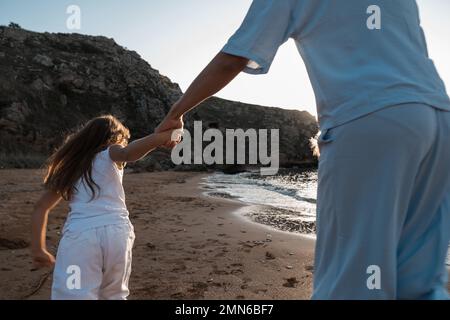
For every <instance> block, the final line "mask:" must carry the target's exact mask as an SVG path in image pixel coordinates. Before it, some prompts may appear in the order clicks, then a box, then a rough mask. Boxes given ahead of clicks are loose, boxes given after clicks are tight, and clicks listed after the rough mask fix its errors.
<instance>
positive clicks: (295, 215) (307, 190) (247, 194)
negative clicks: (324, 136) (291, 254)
mask: <svg viewBox="0 0 450 320" xmlns="http://www.w3.org/2000/svg"><path fill="white" fill-rule="evenodd" d="M206 185H207V186H208V188H209V190H210V193H212V194H215V195H222V196H226V197H230V198H235V199H238V200H240V201H242V202H244V203H247V204H251V205H260V206H262V207H264V208H272V209H271V210H261V209H260V210H258V212H257V213H255V214H257V216H256V218H255V217H253V218H255V219H254V220H255V221H257V222H262V223H266V224H270V225H271V226H273V227H275V228H278V229H281V230H286V231H294V232H302V230H303V229H301V228H292V222H299V221H300V222H301V223H304V222H315V218H316V200H317V171H316V170H309V171H304V170H287V169H281V170H280V172H279V174H277V175H274V176H261V175H260V174H259V172H255V173H252V172H244V173H238V174H223V173H215V174H213V175H210V176H208V177H207V178H206ZM269 214H270V215H280V216H282V217H281V218H282V219H276V223H270V222H271V221H272V222H273V221H274V219H273V217H272V218H271V219H264V217H261V216H262V215H269ZM297 224H298V223H297ZM446 263H447V265H449V266H450V250H449V253H448V254H447V261H446Z"/></svg>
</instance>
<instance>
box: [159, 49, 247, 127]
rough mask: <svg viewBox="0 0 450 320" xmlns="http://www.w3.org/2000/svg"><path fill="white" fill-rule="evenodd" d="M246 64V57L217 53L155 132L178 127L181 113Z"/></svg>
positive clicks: (232, 76) (220, 85) (206, 96)
mask: <svg viewBox="0 0 450 320" xmlns="http://www.w3.org/2000/svg"><path fill="white" fill-rule="evenodd" d="M247 64H248V59H247V58H244V57H238V56H233V55H230V54H227V53H223V52H220V53H218V54H217V55H216V56H215V57H214V59H213V60H212V61H211V62H210V63H209V64H208V65H207V66H206V68H205V69H204V70H203V71H202V72H201V73H200V74H199V75H198V76H197V78H196V79H195V80H194V81H193V82H192V84H191V85H190V86H189V88H188V89H187V90H186V92H185V93H184V95H183V96H182V97H181V98H180V99H179V100H178V101H177V102H176V103H175V104H174V105H173V106H172V108H171V109H170V111H169V113H168V114H167V116H166V117H165V118H164V120H163V121H162V122H161V124H160V125H159V126H158V128H157V129H156V132H160V131H163V130H169V129H173V128H180V126H181V125H182V116H183V114H185V113H186V112H188V111H189V110H191V109H193V108H194V107H195V106H197V105H198V104H199V103H200V102H202V101H203V100H205V99H207V98H209V97H210V96H212V95H214V94H215V93H217V92H218V91H220V90H221V89H222V88H224V87H225V86H226V85H227V84H228V83H229V82H230V81H231V80H233V79H234V78H235V77H236V76H237V75H238V74H239V73H240V72H241V71H242V70H244V68H245V66H246V65H247Z"/></svg>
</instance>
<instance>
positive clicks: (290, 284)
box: [283, 277, 298, 288]
mask: <svg viewBox="0 0 450 320" xmlns="http://www.w3.org/2000/svg"><path fill="white" fill-rule="evenodd" d="M284 280H286V282H285V283H283V287H286V288H295V287H297V284H298V280H297V278H296V277H292V278H287V279H284Z"/></svg>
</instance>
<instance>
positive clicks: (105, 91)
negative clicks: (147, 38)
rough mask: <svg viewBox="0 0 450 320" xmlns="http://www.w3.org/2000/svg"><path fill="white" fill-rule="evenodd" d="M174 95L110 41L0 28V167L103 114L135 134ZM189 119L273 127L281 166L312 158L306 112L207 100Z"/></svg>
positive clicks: (23, 160) (25, 158)
mask: <svg viewBox="0 0 450 320" xmlns="http://www.w3.org/2000/svg"><path fill="white" fill-rule="evenodd" d="M181 94H182V93H181V90H180V88H179V86H178V85H177V84H175V83H173V82H171V81H170V80H169V79H168V78H167V77H165V76H163V75H161V74H160V73H159V72H158V71H157V70H155V69H153V68H152V67H151V66H150V65H149V64H148V63H147V62H146V61H144V60H143V59H142V58H141V57H140V56H139V54H137V53H136V52H134V51H130V50H127V49H125V48H124V47H122V46H120V45H118V44H116V43H115V41H114V40H113V39H109V38H106V37H102V36H86V35H80V34H59V33H58V34H54V33H37V32H31V31H27V30H23V29H17V28H9V27H0V145H1V148H0V165H1V166H3V167H14V166H16V167H17V166H18V167H29V166H38V165H40V164H41V163H42V160H43V159H44V158H45V157H46V156H47V155H48V154H49V153H50V152H51V151H52V150H53V149H54V148H55V147H56V146H58V145H59V144H60V143H61V141H62V139H63V137H64V135H65V134H66V133H67V132H68V131H69V130H72V129H73V128H74V127H76V126H78V125H79V124H80V123H82V122H84V121H86V120H87V119H89V118H91V117H94V116H97V115H100V114H105V113H111V114H114V115H116V116H117V117H119V118H120V119H121V120H122V121H123V122H124V123H125V124H126V125H127V126H128V127H129V128H130V130H131V133H132V136H133V137H134V138H137V137H141V136H143V135H145V134H148V133H150V132H152V131H153V129H154V128H155V127H156V126H157V124H158V123H159V121H160V120H161V119H162V118H163V116H164V115H165V114H166V112H167V111H168V110H169V108H170V106H171V105H172V103H173V102H174V101H176V100H177V99H178V98H179V97H180V95H181ZM193 120H203V121H204V125H205V126H206V127H211V126H213V127H217V128H219V129H224V128H243V129H246V128H280V131H281V132H280V152H281V162H282V164H283V165H292V164H302V163H311V162H314V161H315V160H314V158H313V156H312V154H311V151H310V148H309V138H310V137H312V136H313V135H314V134H315V133H316V131H317V124H316V122H315V119H314V117H312V116H311V115H309V114H308V113H306V112H300V111H289V110H283V109H279V108H268V107H262V106H255V105H249V104H244V103H240V102H234V101H228V100H224V99H219V98H212V99H209V100H207V101H206V102H204V103H203V105H202V106H200V107H199V108H198V109H197V110H195V111H194V112H192V113H191V114H189V116H188V117H187V119H186V124H187V128H192V121H193ZM152 159H153V160H152ZM155 159H156V160H157V161H156V160H155ZM148 161H150V162H147V163H149V164H148V167H149V168H150V169H152V168H153V169H155V166H156V169H158V165H159V166H160V167H161V168H165V167H168V166H170V161H169V159H168V153H167V152H163V151H162V152H159V153H157V154H155V155H154V156H153V158H149V160H148ZM152 161H153V162H152ZM160 163H162V164H163V165H161V164H160Z"/></svg>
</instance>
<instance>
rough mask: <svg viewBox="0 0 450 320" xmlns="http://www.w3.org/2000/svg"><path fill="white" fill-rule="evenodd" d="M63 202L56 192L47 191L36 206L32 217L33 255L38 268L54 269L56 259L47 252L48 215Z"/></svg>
mask: <svg viewBox="0 0 450 320" xmlns="http://www.w3.org/2000/svg"><path fill="white" fill-rule="evenodd" d="M60 201H61V196H60V195H59V194H58V193H56V192H54V191H50V190H48V191H46V192H45V193H44V194H43V195H42V196H41V198H40V199H39V200H38V201H37V203H36V204H35V206H34V210H33V213H32V215H31V255H32V257H33V263H34V264H35V266H36V267H52V266H53V265H54V264H55V257H53V255H52V254H51V253H50V252H48V251H47V245H46V243H45V240H46V235H47V219H48V213H49V212H50V210H52V209H53V208H54V207H55V206H56V205H57V204H58V203H59V202H60Z"/></svg>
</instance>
